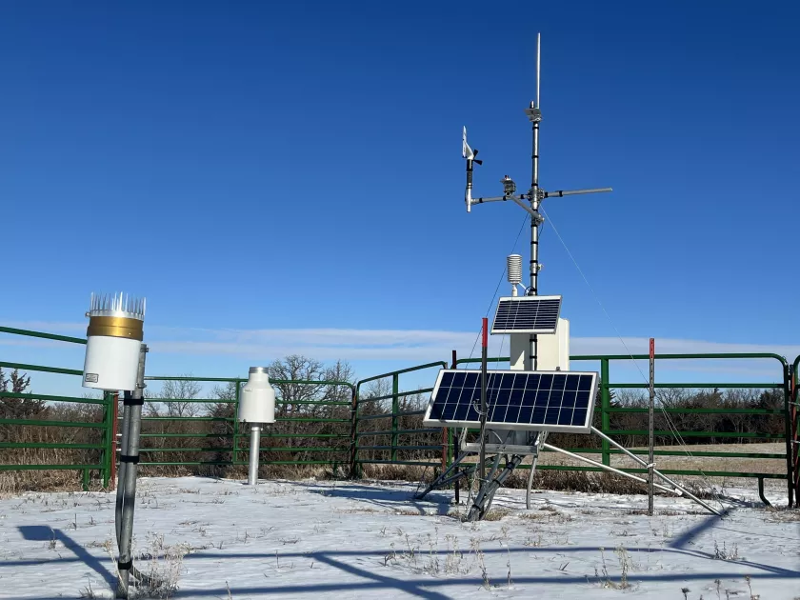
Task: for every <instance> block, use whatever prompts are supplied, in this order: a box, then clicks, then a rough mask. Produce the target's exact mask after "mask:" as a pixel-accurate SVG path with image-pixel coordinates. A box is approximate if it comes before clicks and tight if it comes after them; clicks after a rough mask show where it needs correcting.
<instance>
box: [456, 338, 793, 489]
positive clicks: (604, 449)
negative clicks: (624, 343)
mask: <svg viewBox="0 0 800 600" xmlns="http://www.w3.org/2000/svg"><path fill="white" fill-rule="evenodd" d="M648 358H649V355H647V354H635V355H633V356H631V355H578V356H571V357H570V361H571V362H575V361H577V362H580V361H583V362H588V361H593V362H599V363H600V390H599V402H598V403H597V405H596V407H595V419H596V420H597V421H599V423H598V425H597V426H598V428H599V429H600V430H601V431H603V432H604V433H605V434H607V435H610V436H615V435H616V436H619V435H630V436H635V435H640V436H646V435H647V433H648V431H647V429H619V428H616V429H615V428H614V427H613V426H612V421H613V417H614V415H625V414H636V413H647V411H648V409H647V408H644V407H625V406H613V405H612V390H615V389H616V390H620V389H642V390H644V389H647V388H648V387H649V384H648V383H645V382H642V383H623V382H619V383H615V382H613V381H612V380H611V377H610V367H611V363H612V361H631V360H632V359H633V360H647V359H648ZM655 359H656V361H658V360H662V361H663V360H729V359H730V360H743V359H750V360H752V359H768V360H775V361H777V363H778V366H779V371H777V372H776V379H778V381H776V382H773V383H730V382H720V383H658V382H657V383H655V386H654V387H655V388H656V389H692V390H699V389H715V390H719V389H758V390H780V391H781V393H782V395H783V397H784V398H785V402H784V404H783V406H782V407H781V408H777V409H767V408H746V409H729V408H724V407H718V408H680V407H679V408H665V409H663V411H664V412H666V413H667V414H668V415H680V414H688V415H691V414H695V415H700V414H709V415H730V414H742V415H762V416H774V417H779V418H780V419H781V420H782V421H783V424H784V425H785V427H784V432H782V433H780V434H778V433H768V432H763V431H762V432H759V431H747V432H724V431H713V432H710V431H704V430H694V431H691V430H689V431H687V430H678V431H677V434H678V435H679V436H680V437H681V438H689V439H691V438H698V437H705V438H709V437H712V438H728V439H730V438H737V439H738V438H742V439H744V438H746V439H749V440H774V441H781V442H785V444H786V451H785V452H778V453H757V452H726V451H722V450H721V451H699V452H695V451H692V450H691V445H689V446H688V452H689V453H690V454H691V456H693V457H702V458H748V459H763V460H769V459H773V460H774V459H780V460H783V461H785V462H786V470H785V472H783V473H772V472H766V471H728V470H713V471H709V470H704V469H663V468H661V469H659V470H660V471H661V472H663V473H665V474H672V475H689V476H708V477H751V478H756V479H758V480H759V489H762V488H763V480H764V479H786V480H787V483H788V497H789V501H790V504H791V502H792V499H793V498H794V497H795V494H794V488H796V487H797V482H796V481H795V480H796V478H797V476H796V471H797V468H796V459H797V457H796V451H797V444H792V435H793V434H792V432H793V431H794V435H795V436H796V435H797V415H796V413H794V414H793V413H792V408H796V405H794V406H793V405H792V402H791V391H790V381H791V379H792V378H791V376H790V374H791V373H792V371H794V373H795V378H796V377H797V369H798V363H800V357H798V359H797V360H795V365H794V367H790V366H789V364H788V363H787V361H786V359H785V358H784V357H782V356H780V355H778V354H773V353H756V352H754V353H703V354H656V355H655ZM489 360H490V362H491V363H494V364H499V363H507V362H508V360H509V358H508V357H496V358H491V359H489ZM478 362H480V359H476V358H467V359H460V360H458V361H456V364H457V365H462V364H474V363H478ZM794 393H795V395H796V393H797V392H796V390H795V392H794ZM675 433H676V432H675V431H672V430H656V431H655V435H656V436H673V435H674V434H675ZM793 447H794V449H793ZM569 450H570V451H571V452H577V453H585V454H600V455H601V457H602V462H603V464H605V465H610V464H611V456H612V455H615V454H621V451H620V450H616V449H614V448H611V447H610V444H609V443H608V442H607V441H606V440H602V443H601V444H599V445H598V446H597V447H590V448H570V449H569ZM633 452H634V454H647V452H648V451H647V450H633ZM655 454H656V455H657V456H676V457H677V456H686V455H687V449H686V448H683V447H676V449H675V450H657V451H656V452H655ZM522 468H526V467H525V466H523V467H522ZM537 468H538V469H542V470H570V471H598V470H601V469H599V468H594V467H584V466H575V467H565V466H556V465H539V466H538V467H537ZM622 470H623V471H626V472H630V473H640V472H644V473H646V472H647V470H646V469H645V470H641V469H629V468H623V469H622Z"/></svg>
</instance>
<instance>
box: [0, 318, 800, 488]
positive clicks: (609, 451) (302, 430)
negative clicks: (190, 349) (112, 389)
mask: <svg viewBox="0 0 800 600" xmlns="http://www.w3.org/2000/svg"><path fill="white" fill-rule="evenodd" d="M0 333H6V334H13V335H23V336H29V337H36V338H42V339H50V340H57V341H62V342H66V343H75V344H85V343H86V340H84V339H81V338H74V337H69V336H61V335H56V334H49V333H43V332H35V331H28V330H23V329H17V328H10V327H0ZM647 358H648V356H647V355H644V354H642V355H633V356H628V355H581V356H572V357H571V360H572V361H584V362H585V361H595V362H598V363H599V368H600V390H599V402H598V403H597V407H596V410H597V412H598V413H599V414H598V420H599V426H600V428H601V429H602V430H603V431H604V432H605V433H607V434H617V435H642V434H643V433H645V432H646V430H644V429H639V428H631V427H616V428H615V426H614V423H615V422H616V423H620V422H621V421H619V419H618V417H621V416H623V415H625V414H630V415H634V414H642V413H644V412H646V409H645V408H642V407H626V406H617V405H615V404H614V402H612V391H613V390H625V389H645V388H647V383H644V382H643V383H632V382H613V381H612V380H611V374H610V370H611V362H612V361H630V360H631V359H636V360H646V359H647ZM687 359H694V360H710V359H715V360H716V359H720V360H722V359H725V360H727V359H768V360H775V361H777V362H778V363H779V365H780V366H781V373H782V376H781V378H780V379H781V381H779V382H775V383H729V382H720V383H706V382H703V383H666V382H657V383H656V386H655V387H656V388H658V389H668V388H673V389H695V390H699V389H735V388H739V389H764V390H770V389H772V390H782V392H783V395H784V398H785V402H784V405H783V407H782V408H747V409H740V408H733V409H725V408H719V409H717V408H713V407H712V408H709V407H699V408H696V407H692V408H681V407H677V408H676V407H672V408H667V409H666V410H664V412H663V414H664V415H665V417H666V416H668V415H673V416H675V415H697V416H700V415H716V414H728V415H756V416H759V417H763V418H764V419H768V418H779V419H783V423H784V425H785V433H781V434H779V433H776V432H774V431H772V432H769V431H746V432H745V431H741V432H739V431H737V432H728V431H714V432H710V431H702V430H697V431H679V432H678V434H679V435H680V436H681V437H682V438H686V439H687V440H688V441H690V442H691V441H692V440H693V439H700V438H703V437H706V438H711V437H713V438H720V439H742V440H757V439H762V440H780V439H784V440H785V442H786V452H785V453H777V452H768V453H757V452H724V451H720V452H716V451H706V450H703V451H698V452H691V454H692V456H695V457H703V458H747V459H762V458H763V459H771V460H776V459H785V461H786V473H785V474H781V473H764V472H755V471H754V472H739V471H719V470H714V471H707V470H706V471H700V470H691V469H684V470H681V469H678V470H673V471H670V470H665V472H666V473H673V474H680V475H707V476H716V475H719V476H737V477H738V476H741V477H757V478H772V479H787V483H788V490H789V498H790V502H791V501H792V499H793V496H795V494H797V493H800V465H798V456H797V454H798V444H797V441H798V435H799V434H800V423H798V413H799V412H800V411H798V387H799V386H798V379H800V373H798V371H799V370H800V357H798V358H797V359H796V360H795V361H794V363H793V364H792V365H789V364H788V363H787V361H786V360H785V359H784V358H783V357H781V356H779V355H777V354H773V353H703V354H657V355H656V360H657V361H658V360H687ZM479 362H480V359H461V360H458V361H456V364H455V366H458V365H468V364H477V363H479ZM489 362H490V364H492V365H493V366H494V365H498V364H501V363H507V362H508V357H496V358H491V359H489ZM447 366H448V365H447V363H445V362H443V361H442V362H432V363H428V364H424V365H419V366H414V367H409V368H407V369H400V370H396V371H390V372H388V373H384V374H381V375H375V376H373V377H369V378H366V379H363V380H361V381H359V382H358V383H357V384H355V385H353V384H350V383H348V382H323V381H281V380H272V382H273V384H276V385H277V384H297V385H311V386H325V385H329V386H341V387H343V388H346V389H348V390H349V394H350V398H348V399H347V400H346V401H344V400H341V401H330V400H324V399H323V400H319V399H313V400H303V399H299V400H284V399H281V398H279V399H278V400H277V402H276V405H278V406H287V407H288V405H290V404H291V405H294V406H292V407H291V408H292V413H291V414H286V415H282V416H281V417H280V418H279V419H277V423H276V427H286V428H287V430H286V431H281V432H276V431H267V432H264V434H263V435H262V437H263V438H264V440H265V444H266V445H264V444H262V447H261V451H262V452H266V453H269V452H273V453H284V454H294V455H295V456H294V459H293V460H284V459H283V458H282V457H281V456H272V457H270V456H267V457H266V458H267V460H262V461H261V463H262V464H276V465H277V464H286V465H290V464H297V465H313V464H317V465H322V464H326V465H337V464H343V465H344V464H348V463H349V466H350V473H351V475H353V476H360V474H361V465H364V464H396V465H415V466H435V467H438V466H441V465H442V462H441V461H440V460H436V461H435V462H433V461H432V460H429V459H428V458H426V457H429V456H432V455H436V454H437V453H439V454H441V457H442V460H443V462H444V464H449V463H450V462H452V461H453V460H454V458H455V456H454V454H455V453H454V449H455V443H454V442H455V439H454V437H455V436H454V435H453V432H452V430H449V429H448V430H447V431H446V432H443V433H442V437H441V438H438V437H437V436H436V435H435V434H436V432H440V431H441V429H439V428H423V427H421V424H420V426H417V425H414V426H413V427H409V426H407V425H404V423H406V424H407V423H409V422H410V423H414V422H415V421H414V417H418V416H419V415H421V414H422V413H423V412H424V411H422V410H419V409H418V408H416V407H412V408H411V409H408V408H404V407H403V404H404V402H403V400H402V399H403V398H406V397H408V396H410V395H413V394H421V393H429V392H430V391H431V388H430V387H424V388H420V389H415V390H412V391H403V390H402V389H401V381H400V379H401V376H402V375H404V374H406V373H414V372H418V371H422V370H425V369H434V368H436V369H441V368H447ZM0 367H3V368H7V369H19V370H21V371H24V372H43V373H54V374H62V375H69V376H80V375H82V372H81V371H79V370H75V369H64V368H59V367H51V366H43V365H28V364H23V363H14V362H0ZM146 379H147V381H148V382H159V381H160V382H166V381H175V382H181V381H196V382H203V383H231V384H234V388H235V393H234V397H233V398H232V399H229V398H223V399H214V398H196V399H179V398H164V399H160V398H153V399H148V402H150V403H164V404H166V405H169V404H173V405H174V404H175V403H181V402H190V403H193V404H196V405H198V406H201V405H209V404H219V405H221V406H222V405H228V406H231V411H232V412H230V411H229V412H228V413H227V415H226V416H212V415H208V416H202V417H186V416H180V415H177V416H175V415H173V416H156V415H153V416H149V417H147V418H145V419H144V423H143V425H146V426H147V427H148V428H153V427H155V428H162V430H161V431H154V430H149V431H144V432H143V434H142V438H143V445H145V446H146V447H144V448H142V453H143V454H145V455H147V454H149V455H150V456H152V457H154V458H153V460H152V462H149V461H143V462H142V465H143V466H153V467H157V466H191V467H199V466H206V465H213V466H239V465H245V464H247V460H246V458H247V457H246V453H247V450H246V449H244V448H243V447H242V446H243V444H246V441H247V440H246V438H247V435H248V433H247V432H243V431H240V428H239V424H238V421H237V419H236V416H235V415H236V409H237V408H238V403H239V398H240V390H241V385H242V383H244V382H245V381H246V379H244V378H226V377H210V378H209V377H191V376H180V377H171V376H157V377H154V376H148V377H146ZM385 379H389V382H390V384H389V385H390V388H391V393H387V394H382V395H376V396H374V397H370V398H364V397H363V396H364V394H363V393H362V390H363V389H364V386H365V385H366V384H369V383H371V382H375V381H379V380H385ZM0 397H5V398H16V399H41V400H44V401H46V402H65V403H73V404H81V403H83V404H87V405H95V406H99V407H100V409H101V410H102V417H101V418H100V420H99V422H89V421H85V420H75V421H68V422H67V421H62V420H29V419H13V418H9V419H0V425H13V426H39V427H49V428H52V427H70V428H78V429H85V430H98V435H99V436H100V437H99V442H98V443H96V444H95V443H76V444H67V443H60V442H54V443H52V444H48V443H45V442H30V443H27V442H0V449H25V448H28V449H35V448H38V449H42V450H45V449H52V450H65V451H67V450H75V451H78V450H80V451H84V452H97V453H99V462H95V461H94V460H92V461H83V462H80V463H76V464H70V465H67V464H64V465H60V464H57V465H0V470H43V469H54V470H63V469H75V470H77V471H79V472H82V473H83V477H84V481H85V482H86V483H87V485H88V478H89V476H90V474H91V473H92V472H98V473H100V476H101V478H102V481H103V484H104V485H108V483H109V478H110V473H111V471H112V467H113V461H114V456H115V446H116V440H115V439H114V437H115V436H114V425H115V423H114V410H113V408H114V406H113V402H114V400H113V396H111V395H109V394H106V395H105V397H104V398H103V399H86V398H76V397H70V396H57V395H37V394H28V393H23V394H18V393H11V392H6V393H2V394H0ZM386 400H389V401H391V408H389V409H388V410H387V409H385V408H384V409H382V408H381V403H382V402H383V401H386ZM300 407H305V408H302V409H301V408H300ZM337 407H341V408H342V409H343V410H344V412H343V413H338V412H336V411H337ZM368 408H369V410H367V409H368ZM308 411H311V412H308ZM326 411H327V412H326ZM409 419H410V421H409ZM362 421H363V423H362ZM764 422H766V421H764ZM370 423H371V424H373V425H372V426H371V428H370V429H368V430H367V429H364V427H367V424H370ZM309 427H311V428H312V429H313V431H314V432H309V430H308V428H309ZM208 428H212V429H213V428H217V429H215V430H213V431H209V430H208ZM298 428H299V429H298ZM174 429H177V430H174ZM672 433H673V432H672V430H660V431H658V432H657V435H664V436H666V435H671V434H672ZM278 438H280V439H283V440H286V441H287V442H288V443H283V444H282V443H280V442H278V444H277V445H274V446H269V443H272V441H273V440H276V441H277V439H278ZM440 439H441V443H440V441H439V440H440ZM168 440H175V443H174V444H168V443H167V441H168ZM183 440H186V441H187V442H189V443H188V444H186V447H181V446H182V445H183V443H184V442H183ZM192 440H194V442H192ZM198 440H203V442H202V443H200V444H198V443H196V442H197V441H198ZM205 440H208V441H209V442H210V443H206V442H205ZM214 440H216V441H214ZM313 440H317V441H316V442H314V441H313ZM306 441H310V442H311V443H312V445H309V446H303V445H302V444H303V443H305V442H306ZM295 442H298V443H300V445H296V444H295ZM158 446H163V447H160V448H159V447H158ZM689 449H690V451H691V446H689ZM573 451H574V452H583V453H592V454H599V455H600V456H601V460H602V462H603V464H606V465H609V464H610V463H611V458H612V456H614V455H617V454H619V451H617V450H616V449H613V448H611V447H610V445H609V444H608V443H607V442H605V441H604V442H602V443H601V444H599V445H598V447H596V448H578V449H573ZM634 452H636V453H643V452H644V451H642V450H634ZM682 452H683V453H685V450H683V451H682ZM682 452H681V451H678V450H658V451H656V454H657V455H659V456H679V455H681V454H682ZM159 453H163V455H159ZM181 453H184V454H185V455H186V456H183V457H181V456H180V455H181ZM212 453H213V454H212ZM190 454H194V457H192V456H188V455H190ZM367 454H369V456H367ZM170 455H173V456H175V457H177V458H176V460H170V459H169V458H167V457H168V456H170ZM203 456H205V457H207V458H202V457H203ZM220 457H225V459H224V460H218V458H220ZM317 457H319V458H317ZM409 457H413V460H411V459H409ZM270 458H273V459H274V460H270ZM438 458H439V457H437V459H438ZM542 468H543V469H545V470H550V469H563V470H585V471H594V470H596V469H595V468H594V467H582V466H581V467H577V466H576V467H560V466H552V465H550V466H542ZM625 470H626V471H630V472H634V473H635V472H642V470H638V469H625Z"/></svg>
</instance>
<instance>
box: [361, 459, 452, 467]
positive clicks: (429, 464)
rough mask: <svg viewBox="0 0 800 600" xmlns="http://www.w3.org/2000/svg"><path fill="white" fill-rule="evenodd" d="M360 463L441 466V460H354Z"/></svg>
mask: <svg viewBox="0 0 800 600" xmlns="http://www.w3.org/2000/svg"><path fill="white" fill-rule="evenodd" d="M356 462H357V463H358V464H360V465H407V466H410V467H441V466H442V461H439V462H414V461H411V460H366V459H359V460H357V461H356Z"/></svg>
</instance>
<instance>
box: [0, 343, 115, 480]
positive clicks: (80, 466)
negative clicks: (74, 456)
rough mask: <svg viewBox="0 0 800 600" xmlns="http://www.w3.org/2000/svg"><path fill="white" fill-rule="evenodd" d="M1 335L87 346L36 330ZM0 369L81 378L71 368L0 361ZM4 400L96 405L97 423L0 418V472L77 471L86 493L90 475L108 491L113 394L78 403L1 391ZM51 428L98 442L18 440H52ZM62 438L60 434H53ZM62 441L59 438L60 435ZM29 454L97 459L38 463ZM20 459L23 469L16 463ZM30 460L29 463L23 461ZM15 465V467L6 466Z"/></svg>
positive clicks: (72, 397)
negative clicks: (54, 452)
mask: <svg viewBox="0 0 800 600" xmlns="http://www.w3.org/2000/svg"><path fill="white" fill-rule="evenodd" d="M0 333H7V334H12V335H22V336H26V337H34V338H40V339H47V340H54V341H60V342H65V343H69V344H83V345H85V344H86V340H85V339H82V338H76V337H70V336H65V335H56V334H52V333H44V332H40V331H28V330H26V329H17V328H14V327H0ZM0 368H3V369H10V370H14V369H18V370H20V371H23V372H25V373H27V372H38V373H51V374H59V375H67V376H72V377H75V376H78V377H82V376H83V372H82V371H77V370H75V369H61V368H57V367H49V366H42V365H29V364H22V363H16V362H0ZM3 398H9V399H15V400H42V401H45V402H48V403H69V404H74V405H85V406H93V405H95V406H100V407H101V408H102V411H101V412H102V415H101V418H100V420H99V421H96V422H95V421H91V422H86V421H59V420H54V419H47V418H43V419H15V418H0V456H2V458H0V462H2V464H0V471H64V470H66V471H72V470H75V471H78V472H80V473H82V482H83V488H84V489H89V482H90V478H91V474H92V473H98V474H99V477H100V479H101V480H102V484H103V486H104V487H108V485H109V483H110V480H111V472H112V469H113V466H112V463H113V460H114V459H113V452H112V451H111V450H110V449H111V448H112V443H113V431H112V429H113V417H114V415H113V395H112V394H104V395H103V398H77V397H74V396H59V395H53V394H36V393H15V392H2V391H0V399H3ZM50 428H58V429H61V430H63V429H67V430H69V431H74V430H75V429H88V430H90V431H89V432H88V433H87V434H86V437H89V438H93V437H94V438H97V439H96V440H93V441H91V442H88V441H83V442H63V441H34V440H20V439H19V438H23V437H28V436H29V435H37V434H38V436H39V437H40V439H41V437H44V438H52V437H55V436H54V435H53V433H52V432H51V431H49V430H50ZM57 433H61V434H63V431H61V432H57ZM61 437H63V436H61ZM8 450H15V451H21V454H22V456H18V455H17V453H16V452H15V453H13V454H12V453H9V452H7V451H8ZM28 450H59V451H61V452H70V451H74V452H80V454H81V455H82V456H83V457H84V458H88V457H87V454H88V455H89V456H91V457H96V460H90V461H86V460H83V461H74V462H71V463H70V462H66V463H54V462H50V463H48V462H39V461H36V460H34V459H32V457H28V456H27V455H28V452H26V451H28ZM22 460H25V461H26V462H24V463H23V464H20V462H19V461H22ZM27 460H30V462H27ZM9 461H15V462H9Z"/></svg>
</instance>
